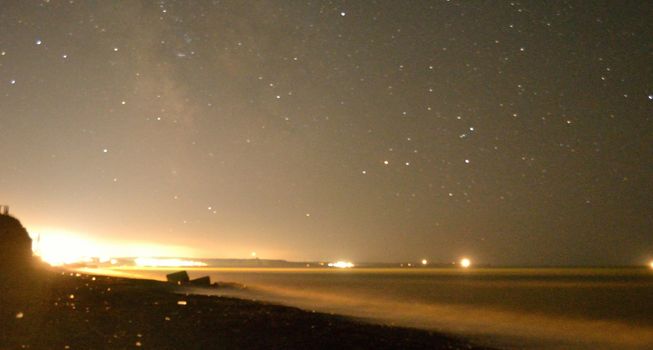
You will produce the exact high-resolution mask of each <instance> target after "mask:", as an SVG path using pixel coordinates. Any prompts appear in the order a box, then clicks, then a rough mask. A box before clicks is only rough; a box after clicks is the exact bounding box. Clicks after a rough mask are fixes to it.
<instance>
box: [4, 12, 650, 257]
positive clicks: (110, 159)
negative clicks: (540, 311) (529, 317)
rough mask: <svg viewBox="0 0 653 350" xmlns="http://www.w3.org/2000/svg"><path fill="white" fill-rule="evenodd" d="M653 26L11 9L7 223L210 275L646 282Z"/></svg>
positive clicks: (594, 15) (611, 20)
mask: <svg viewBox="0 0 653 350" xmlns="http://www.w3.org/2000/svg"><path fill="white" fill-rule="evenodd" d="M651 14H653V3H652V2H650V1H608V2H604V1H569V2H565V1H545V2H543V1H527V2H516V1H515V2H481V1H411V2H402V1H372V0H370V1H342V2H340V1H193V2H187V1H163V0H162V1H78V0H70V1H56V0H51V1H3V2H2V3H1V4H0V106H1V107H0V150H1V151H0V202H2V203H3V204H9V205H11V210H12V213H13V214H15V215H16V216H18V217H19V218H20V219H21V220H22V221H23V224H24V225H25V226H27V228H28V229H30V230H33V231H34V230H35V231H39V230H43V231H47V230H48V229H57V230H65V231H69V232H74V233H77V234H82V235H84V236H85V237H90V238H92V239H96V240H98V241H102V242H114V243H115V242H119V244H121V245H124V246H129V245H130V244H143V243H151V244H153V245H159V246H170V247H177V248H179V249H180V250H179V251H183V252H184V254H185V255H189V256H195V257H240V258H246V257H249V256H250V252H252V251H256V252H257V253H258V256H260V257H261V258H280V259H291V260H306V259H307V260H320V259H350V260H353V261H417V260H418V259H422V258H427V259H429V260H430V261H442V262H448V261H452V260H454V259H457V258H459V257H460V256H470V257H472V258H473V259H474V261H477V262H479V263H487V264H496V265H502V264H504V265H505V264H508V265H575V264H581V265H582V264H590V265H612V264H641V263H642V262H645V261H646V260H647V259H651V258H653V234H652V232H653V231H651V230H652V228H653V205H652V203H653V181H652V178H653V133H652V131H651V127H652V126H653V125H652V116H653V68H652V67H653V41H652V40H651V38H652V37H653V21H652V20H651ZM44 234H45V233H44Z"/></svg>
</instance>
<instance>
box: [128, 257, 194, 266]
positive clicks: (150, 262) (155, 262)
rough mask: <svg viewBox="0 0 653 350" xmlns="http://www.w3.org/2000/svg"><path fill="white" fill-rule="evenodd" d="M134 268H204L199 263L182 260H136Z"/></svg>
mask: <svg viewBox="0 0 653 350" xmlns="http://www.w3.org/2000/svg"><path fill="white" fill-rule="evenodd" d="M134 263H135V264H136V266H141V267H193V266H206V263H203V262H201V261H192V260H182V259H156V258H136V259H134Z"/></svg>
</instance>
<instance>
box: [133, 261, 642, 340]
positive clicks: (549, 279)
mask: <svg viewBox="0 0 653 350" xmlns="http://www.w3.org/2000/svg"><path fill="white" fill-rule="evenodd" d="M122 271H123V272H126V273H130V274H136V275H139V276H141V277H148V278H155V279H164V278H165V274H166V273H169V272H170V271H172V270H164V269H147V270H142V269H140V270H134V269H129V270H122ZM189 273H190V274H191V277H199V276H202V275H209V276H211V278H212V280H214V281H216V280H217V281H229V282H237V283H242V284H245V285H247V289H246V290H244V291H222V290H201V291H199V292H200V293H205V294H212V293H213V294H221V295H231V296H237V297H242V298H248V299H257V300H266V301H271V302H276V303H282V304H286V305H292V306H298V307H301V308H303V309H308V310H317V311H325V312H333V313H338V314H344V315H350V316H356V317H363V318H367V319H372V320H375V321H379V322H384V323H389V324H396V325H403V326H411V327H418V328H423V329H429V330H438V331H444V332H449V333H455V334H460V335H464V336H466V337H471V338H473V339H475V340H477V341H478V342H479V343H482V344H488V345H495V346H501V347H507V348H545V349H552V348H560V349H568V348H586V349H597V348H599V349H600V348H605V349H624V348H630V349H653V270H651V269H635V268H632V269H470V270H458V269H347V270H333V269H251V268H250V269H235V268H200V269H189Z"/></svg>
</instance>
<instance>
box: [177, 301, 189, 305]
mask: <svg viewBox="0 0 653 350" xmlns="http://www.w3.org/2000/svg"><path fill="white" fill-rule="evenodd" d="M186 304H188V303H187V302H186V300H179V301H177V305H186Z"/></svg>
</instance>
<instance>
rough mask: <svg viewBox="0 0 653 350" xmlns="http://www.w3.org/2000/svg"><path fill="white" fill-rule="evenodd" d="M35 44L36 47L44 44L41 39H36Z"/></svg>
mask: <svg viewBox="0 0 653 350" xmlns="http://www.w3.org/2000/svg"><path fill="white" fill-rule="evenodd" d="M35 43H36V45H41V44H43V41H41V39H36V41H35Z"/></svg>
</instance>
